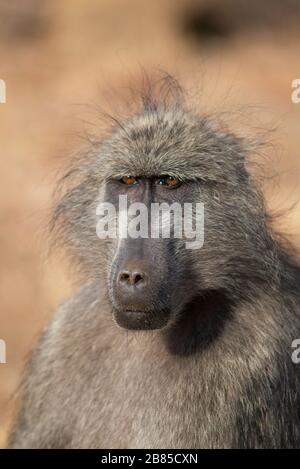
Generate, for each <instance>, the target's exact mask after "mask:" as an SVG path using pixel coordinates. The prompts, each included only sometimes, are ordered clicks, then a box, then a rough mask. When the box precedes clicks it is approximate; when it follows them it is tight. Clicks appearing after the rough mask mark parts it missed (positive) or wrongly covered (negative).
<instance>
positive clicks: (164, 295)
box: [10, 80, 300, 448]
mask: <svg viewBox="0 0 300 469" xmlns="http://www.w3.org/2000/svg"><path fill="white" fill-rule="evenodd" d="M139 103H140V105H139V108H138V109H137V110H136V111H135V112H133V114H132V115H131V116H129V117H128V116H127V117H126V118H125V119H124V120H120V121H117V120H114V126H113V128H112V129H111V132H110V133H109V134H108V135H107V136H106V137H105V138H104V139H103V140H102V141H99V139H98V140H96V143H94V144H93V148H92V149H89V150H88V151H87V153H83V154H82V155H80V156H79V157H77V158H75V160H74V163H73V164H72V166H71V168H70V169H69V170H68V171H67V173H66V175H65V176H64V177H63V178H62V184H63V185H64V192H63V193H62V196H61V198H60V199H59V200H58V202H57V204H56V206H55V209H54V213H53V218H52V223H51V230H52V233H53V234H54V235H55V240H56V241H57V242H59V243H60V242H61V241H63V242H64V243H65V244H66V246H67V249H68V254H69V256H70V259H71V262H72V265H74V266H76V267H77V268H79V270H80V272H81V274H82V276H84V275H85V277H84V281H83V282H82V286H81V288H80V289H79V291H78V292H77V293H75V294H74V296H72V297H71V298H70V299H69V300H68V301H66V302H65V303H64V304H63V305H62V306H61V307H60V308H58V311H57V312H56V314H55V315H54V318H53V320H52V321H51V323H50V324H49V326H48V327H47V329H46V331H45V333H44V334H43V336H42V337H41V339H40V342H39V344H38V345H37V347H36V349H35V350H34V352H33V354H32V358H31V360H30V361H29V363H28V365H27V368H26V372H25V377H24V380H23V385H22V396H23V397H22V404H21V407H20V410H19V413H18V417H17V419H16V422H15V425H14V428H13V430H12V432H11V436H10V447H13V448H297V447H300V367H299V365H298V366H296V365H295V363H294V362H293V361H292V358H291V356H292V343H293V341H294V339H297V338H299V337H300V313H299V311H300V267H299V265H298V263H297V261H296V259H295V257H296V256H295V252H294V249H293V248H291V247H289V246H288V245H287V243H286V242H284V241H283V239H282V238H281V237H280V236H279V235H278V234H277V233H276V232H275V231H274V230H273V228H272V219H271V216H270V215H269V214H268V212H267V209H266V204H265V201H264V197H263V194H262V192H261V190H260V188H259V187H258V184H257V183H256V181H255V178H254V176H253V175H252V174H250V173H249V170H248V164H247V162H248V161H249V159H250V158H251V152H252V150H253V143H252V142H251V143H249V142H247V141H246V140H245V139H244V138H241V137H239V136H237V135H235V134H234V133H231V132H230V131H229V130H228V129H227V128H223V127H222V126H221V125H220V124H219V123H217V122H216V121H215V119H214V118H213V117H209V116H207V115H201V114H199V113H197V112H196V111H194V110H193V109H192V108H191V107H189V106H188V105H187V104H186V102H185V100H184V96H183V93H182V92H181V90H180V87H179V85H178V84H177V83H176V82H174V81H172V80H170V81H169V82H168V84H167V86H166V82H164V83H163V86H162V87H161V89H160V90H159V92H158V93H156V92H154V91H153V90H151V89H150V90H149V91H148V92H147V93H145V92H144V93H142V96H141V100H140V101H139ZM60 194H61V192H60ZM123 201H126V203H127V205H128V207H129V208H128V214H129V218H128V220H126V223H125V222H124V213H127V211H126V210H125V209H124V208H122V203H123ZM121 202H122V203H121ZM189 204H190V205H191V206H192V210H191V211H190V212H189V216H190V219H188V221H189V220H192V222H193V223H194V222H195V223H196V229H195V230H194V231H193V229H192V228H193V226H192V224H191V223H186V224H185V225H184V223H183V226H184V230H183V232H181V231H180V230H179V227H180V226H181V221H182V220H184V221H186V220H187V219H186V213H182V212H180V209H181V208H182V207H190V205H189ZM157 205H159V206H160V208H162V207H167V206H171V207H172V217H173V218H172V220H173V219H176V216H178V219H177V222H176V223H175V222H174V223H173V222H172V223H171V228H172V232H171V235H170V236H169V235H168V236H165V235H162V236H160V233H157V232H155V230H156V229H157V226H158V225H157V223H156V221H155V211H154V210H153V211H152V209H153V207H154V208H155V207H157ZM132 207H134V208H135V209H136V208H138V209H139V211H140V217H141V218H140V220H139V221H138V222H137V220H135V221H134V222H133V224H132V213H131V212H130V210H132ZM163 211H164V210H163ZM143 212H145V213H143ZM187 213H188V212H187ZM178 214H179V215H178ZM199 214H200V215H201V214H202V215H203V214H204V216H203V218H201V216H200V217H198V215H199ZM142 215H143V216H144V221H145V220H146V221H147V222H148V225H147V227H149V224H150V225H151V229H152V228H154V235H153V233H152V231H151V235H149V232H146V231H145V232H144V233H143V234H142V235H141V234H140V235H138V234H139V233H137V232H139V231H140V230H141V229H142V227H143V226H144V225H143V223H142ZM103 219H105V223H107V225H108V227H109V229H110V230H111V233H114V234H115V235H114V236H106V235H105V236H104V235H103V231H105V230H106V228H105V229H104V227H103ZM153 219H154V223H151V222H153ZM162 219H163V223H162V229H165V228H166V225H168V223H169V222H167V221H166V220H167V219H166V216H165V213H164V215H163V218H162ZM116 220H121V222H120V223H119V225H118V226H119V227H118V230H116V231H114V223H115V221H116ZM178 220H179V222H178ZM202 222H203V223H202ZM124 226H125V227H126V229H127V228H128V227H129V226H130V230H131V229H132V230H131V231H130V236H124V232H123V230H124ZM159 229H160V228H159ZM202 231H203V233H204V236H201V233H202ZM157 234H159V235H157ZM191 235H193V236H194V237H193V236H191ZM118 326H120V327H118ZM132 331H137V332H132Z"/></svg>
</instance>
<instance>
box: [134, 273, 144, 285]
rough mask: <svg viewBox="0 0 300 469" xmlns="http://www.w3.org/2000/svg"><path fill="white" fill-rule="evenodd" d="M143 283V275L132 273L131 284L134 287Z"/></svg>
mask: <svg viewBox="0 0 300 469" xmlns="http://www.w3.org/2000/svg"><path fill="white" fill-rule="evenodd" d="M143 281H144V275H143V274H140V273H134V274H133V283H134V285H136V284H137V283H140V282H143Z"/></svg>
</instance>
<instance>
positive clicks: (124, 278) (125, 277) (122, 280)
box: [119, 272, 130, 282]
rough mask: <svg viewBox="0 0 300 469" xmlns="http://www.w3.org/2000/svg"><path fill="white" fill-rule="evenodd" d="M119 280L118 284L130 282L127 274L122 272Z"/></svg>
mask: <svg viewBox="0 0 300 469" xmlns="http://www.w3.org/2000/svg"><path fill="white" fill-rule="evenodd" d="M119 280H120V282H130V274H128V273H127V272H123V273H122V274H120V276H119Z"/></svg>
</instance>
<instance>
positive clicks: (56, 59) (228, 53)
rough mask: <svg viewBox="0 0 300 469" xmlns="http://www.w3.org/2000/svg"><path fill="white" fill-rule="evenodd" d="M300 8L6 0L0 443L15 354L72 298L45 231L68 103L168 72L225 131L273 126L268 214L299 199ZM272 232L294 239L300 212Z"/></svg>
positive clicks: (66, 139) (107, 96)
mask: <svg viewBox="0 0 300 469" xmlns="http://www.w3.org/2000/svg"><path fill="white" fill-rule="evenodd" d="M264 3H266V4H267V7H266V8H265V9H264V11H261V9H262V8H263V7H262V4H264ZM299 3H300V2H297V1H296V0H290V1H287V2H284V1H283V0H282V1H281V0H275V1H273V2H270V1H267V2H261V1H260V2H259V1H253V2H247V4H246V3H244V2H243V1H241V2H238V1H235V0H223V1H218V0H211V1H209V0H203V1H200V0H199V1H197V0H151V1H148V0H128V1H126V0H73V1H72V2H70V1H68V0H60V1H58V0H54V1H50V0H48V1H47V0H26V1H25V0H24V1H22V2H20V1H19V2H18V1H16V0H2V1H1V3H0V58H1V59H0V79H3V80H5V82H6V87H7V97H6V99H7V102H6V104H0V149H1V170H0V174H1V176H0V177H1V181H0V220H1V231H0V259H1V261H0V339H4V340H5V341H6V346H7V363H6V364H0V447H1V446H4V445H5V440H6V436H7V429H8V426H9V424H10V422H11V415H12V411H13V409H14V399H13V397H12V396H13V394H14V391H15V390H16V388H17V385H18V383H19V380H20V373H21V370H22V367H23V364H24V359H25V357H26V355H27V354H28V352H29V350H30V349H31V347H32V345H33V344H34V341H35V340H36V337H37V336H38V333H39V332H40V331H41V329H42V328H43V326H44V325H45V324H46V323H47V321H48V320H49V318H50V317H51V315H52V314H53V310H54V308H55V307H56V305H57V304H58V303H59V302H61V301H62V300H63V299H64V298H66V297H67V296H68V294H69V293H70V290H71V283H70V281H69V280H68V275H66V270H65V266H64V264H63V261H62V260H61V259H55V258H53V259H52V260H51V261H49V260H48V259H47V257H46V256H45V253H46V250H47V235H46V233H45V231H46V223H47V213H48V210H49V206H50V201H51V193H52V190H53V186H54V181H55V177H56V173H57V170H58V168H59V167H60V166H61V164H62V161H63V160H64V157H65V155H66V154H68V153H69V152H70V151H72V150H73V149H74V148H76V147H77V146H78V144H79V139H78V138H76V134H77V133H78V131H79V130H80V128H81V127H82V125H83V124H82V123H81V122H80V120H78V117H80V116H81V111H84V112H83V114H82V116H83V119H87V120H88V119H89V117H87V114H86V110H84V108H83V107H81V106H77V104H85V103H87V104H95V103H97V104H100V105H101V106H102V104H103V103H104V105H105V107H106V109H109V107H110V104H111V105H115V101H117V100H119V99H120V98H121V97H122V93H123V92H124V93H125V91H124V90H125V85H126V84H128V83H129V82H130V80H133V79H135V77H138V76H141V67H143V68H144V69H145V70H147V71H150V72H151V71H153V70H158V69H164V70H167V71H169V72H170V73H174V74H175V75H176V76H178V77H179V78H181V80H182V83H183V84H184V85H186V86H187V88H188V90H189V92H190V95H191V97H192V98H193V100H194V104H195V106H196V107H197V108H198V109H199V110H201V109H202V108H203V109H205V110H206V109H208V110H210V109H212V110H213V111H215V112H218V111H222V112H223V111H229V110H230V109H234V110H238V109H241V114H240V119H239V115H238V114H236V116H238V117H237V118H235V124H234V125H235V126H239V121H240V123H241V126H243V131H244V132H247V131H248V132H249V133H251V132H252V131H256V130H259V129H261V128H264V126H265V125H266V126H267V127H268V128H269V127H270V126H273V125H275V126H277V127H278V130H277V131H276V132H275V133H273V134H272V135H271V136H269V137H268V138H269V140H270V139H271V140H272V142H273V146H268V147H266V149H265V150H264V153H265V154H267V155H269V158H268V160H267V165H268V166H267V168H269V169H267V174H270V175H271V174H274V172H277V173H279V175H280V178H278V179H277V180H276V182H274V180H273V181H271V182H270V185H269V186H268V190H267V192H266V193H267V197H268V202H269V205H270V206H271V207H274V208H279V209H284V208H287V207H289V206H291V205H292V204H293V203H294V202H295V201H297V200H298V199H299V197H300V187H299V180H300V178H299V174H300V173H299V171H300V158H299V147H300V131H299V129H300V127H299V126H300V104H298V105H297V104H293V103H292V101H291V92H292V88H291V82H292V80H294V79H296V78H300V59H299V57H300V55H299V53H300V30H299V16H298V15H299ZM283 4H285V6H284V7H283ZM245 5H248V6H247V7H245ZM250 5H252V7H251V6H250ZM272 5H273V7H274V5H275V6H276V8H275V7H274V15H273V16H272V12H273V10H272V8H273V7H272ZM136 80H137V79H136ZM111 87H113V88H114V89H118V97H116V96H115V95H114V94H112V93H111V92H110V88H111ZM249 104H252V105H255V106H254V107H253V108H251V107H249V106H246V107H243V106H244V105H249ZM248 114H249V115H250V117H249V124H247V122H248ZM227 118H229V119H230V114H227ZM264 159H265V157H264ZM280 225H281V228H282V229H284V231H285V232H287V233H289V234H290V235H291V237H292V239H293V240H294V242H295V244H296V245H297V244H298V245H299V244H300V208H299V206H296V207H294V209H293V210H292V211H290V212H289V215H288V216H287V217H285V218H283V219H282V220H281V223H280Z"/></svg>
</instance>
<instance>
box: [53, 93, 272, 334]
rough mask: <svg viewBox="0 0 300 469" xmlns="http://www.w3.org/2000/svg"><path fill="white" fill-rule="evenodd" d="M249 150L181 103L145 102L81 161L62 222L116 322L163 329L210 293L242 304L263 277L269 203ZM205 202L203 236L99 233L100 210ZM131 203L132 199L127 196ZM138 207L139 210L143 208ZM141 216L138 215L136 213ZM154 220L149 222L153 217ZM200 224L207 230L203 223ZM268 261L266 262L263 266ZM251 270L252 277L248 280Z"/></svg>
mask: <svg viewBox="0 0 300 469" xmlns="http://www.w3.org/2000/svg"><path fill="white" fill-rule="evenodd" d="M248 150H249V148H248V145H247V143H246V142H245V141H244V140H243V139H241V138H238V137H236V136H235V135H233V134H232V133H230V132H229V131H227V130H226V129H223V128H220V126H219V125H218V124H216V123H215V122H214V121H213V120H212V119H211V118H209V117H207V116H201V115H199V114H198V113H196V112H193V111H191V110H190V109H188V108H187V106H186V105H184V104H183V103H182V101H181V102H180V103H179V102H172V103H169V102H168V103H166V102H164V100H163V99H161V98H159V99H158V100H157V99H154V98H152V97H149V96H148V97H147V99H146V100H144V104H143V106H142V109H140V110H139V111H138V112H137V113H135V114H134V115H133V116H131V117H127V118H126V119H124V120H123V121H122V122H121V123H118V124H117V125H115V126H114V128H113V129H112V130H111V132H110V133H109V134H108V136H107V137H106V138H104V140H102V141H101V143H96V144H94V145H93V148H92V149H91V150H89V151H88V152H87V154H85V155H84V156H81V157H80V158H79V159H78V160H76V162H75V165H74V167H72V168H71V170H70V171H69V172H68V174H67V176H66V177H65V179H67V180H70V181H71V185H70V186H69V187H68V189H67V191H66V193H65V195H64V196H63V197H62V199H61V200H60V202H59V203H58V205H57V207H56V210H55V214H54V224H56V222H57V221H59V220H60V221H63V223H60V224H59V226H60V227H61V230H60V233H61V235H62V236H67V240H68V242H69V245H70V246H71V250H72V252H73V253H76V256H77V258H79V260H80V261H81V262H80V263H79V265H80V268H81V270H84V271H85V272H86V274H87V275H88V277H89V278H90V279H93V280H96V281H99V282H101V281H102V282H103V281H104V282H105V284H106V288H107V293H108V295H107V297H108V299H109V301H110V302H111V306H112V308H111V309H112V314H113V316H114V319H115V321H116V322H117V323H118V324H119V325H120V326H122V327H125V328H128V329H158V328H163V327H166V326H168V325H170V324H172V323H173V322H174V321H176V320H177V319H178V318H180V317H182V315H184V314H185V312H186V311H187V310H188V308H189V307H190V305H192V304H195V303H196V304H198V312H197V314H199V316H200V317H201V310H202V307H201V305H203V302H204V301H205V299H206V298H209V297H210V295H211V293H216V292H217V293H219V294H220V293H221V295H222V298H227V299H230V301H234V300H235V298H237V297H238V296H240V295H247V294H249V292H250V291H251V282H253V280H254V279H257V278H261V279H264V278H265V277H266V276H265V272H266V268H267V267H266V264H267V263H268V246H269V245H270V243H271V241H270V239H269V238H268V234H267V230H266V228H265V224H266V216H265V210H264V205H263V201H262V198H261V196H260V194H259V192H258V191H257V190H256V189H254V186H253V183H252V181H251V177H250V176H249V174H248V171H247V169H246V164H245V161H246V157H247V153H248ZM120 196H123V200H125V199H126V202H127V207H131V206H132V204H136V203H138V204H139V203H142V204H144V206H145V207H146V208H147V209H148V215H147V217H148V221H149V225H148V227H149V226H150V225H151V213H152V212H151V207H152V204H162V203H165V204H168V205H169V206H170V205H172V204H174V203H175V204H177V207H178V206H180V207H182V208H183V207H184V204H192V207H193V208H192V214H193V219H194V222H195V223H196V221H195V213H196V212H195V207H196V204H203V209H204V212H202V214H203V213H204V219H203V220H202V221H204V224H203V225H201V229H202V228H203V227H204V239H203V240H202V241H203V242H201V243H200V245H199V246H198V247H196V248H195V246H192V247H190V248H188V244H187V242H188V241H191V240H190V239H189V240H188V239H187V235H186V233H185V232H184V230H183V235H182V237H175V236H174V235H173V236H172V230H171V236H168V237H163V236H159V237H153V236H151V235H150V233H149V232H148V235H147V236H135V237H132V236H127V237H121V236H120V235H117V236H115V237H111V236H110V237H107V238H106V239H100V238H101V236H99V233H98V235H97V232H96V231H97V223H98V221H99V219H97V213H98V214H99V211H98V207H99V204H101V203H102V204H103V203H110V204H112V205H113V206H114V207H115V212H114V213H113V216H112V215H110V217H111V218H112V217H113V218H114V219H115V220H116V219H117V218H118V216H119V214H120V208H119V203H120ZM124 196H126V198H124ZM136 207H137V206H136ZM137 213H138V212H137ZM147 217H146V218H147ZM202 221H201V223H202ZM260 262H261V263H260ZM249 272H251V275H249Z"/></svg>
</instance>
